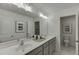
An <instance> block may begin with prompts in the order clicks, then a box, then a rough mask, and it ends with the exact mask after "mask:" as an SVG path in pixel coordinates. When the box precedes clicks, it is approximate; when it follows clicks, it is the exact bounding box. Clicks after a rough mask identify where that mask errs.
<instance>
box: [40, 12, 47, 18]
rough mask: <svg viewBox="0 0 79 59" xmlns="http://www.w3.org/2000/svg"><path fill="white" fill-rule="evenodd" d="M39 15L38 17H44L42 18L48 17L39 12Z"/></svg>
mask: <svg viewBox="0 0 79 59" xmlns="http://www.w3.org/2000/svg"><path fill="white" fill-rule="evenodd" d="M39 15H40V17H42V18H44V19H48V17H47V16H45V15H44V14H43V13H41V12H40V13H39Z"/></svg>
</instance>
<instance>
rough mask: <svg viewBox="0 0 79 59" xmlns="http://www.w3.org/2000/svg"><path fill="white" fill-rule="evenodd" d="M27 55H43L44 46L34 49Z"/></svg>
mask: <svg viewBox="0 0 79 59" xmlns="http://www.w3.org/2000/svg"><path fill="white" fill-rule="evenodd" d="M26 55H43V47H42V46H40V47H38V48H36V49H34V50H33V51H31V52H29V53H28V54H26Z"/></svg>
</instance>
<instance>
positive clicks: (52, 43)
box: [49, 38, 56, 55]
mask: <svg viewBox="0 0 79 59" xmlns="http://www.w3.org/2000/svg"><path fill="white" fill-rule="evenodd" d="M55 50H56V39H55V38H53V39H51V40H50V41H49V54H50V55H53V53H54V52H55Z"/></svg>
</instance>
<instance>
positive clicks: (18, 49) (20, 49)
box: [16, 43, 33, 52]
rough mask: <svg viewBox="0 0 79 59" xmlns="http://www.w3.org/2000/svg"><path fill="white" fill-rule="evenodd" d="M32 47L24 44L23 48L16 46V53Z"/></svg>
mask: <svg viewBox="0 0 79 59" xmlns="http://www.w3.org/2000/svg"><path fill="white" fill-rule="evenodd" d="M32 46H33V45H32V44H30V43H27V44H24V45H23V46H20V45H19V46H17V48H16V51H21V52H23V51H24V50H25V49H26V48H29V47H32Z"/></svg>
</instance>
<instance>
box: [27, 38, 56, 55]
mask: <svg viewBox="0 0 79 59" xmlns="http://www.w3.org/2000/svg"><path fill="white" fill-rule="evenodd" d="M55 50H56V37H54V38H51V39H50V40H49V41H47V42H45V43H44V44H42V45H41V46H39V47H37V48H36V49H34V50H32V51H31V52H29V53H27V54H26V55H53V53H54V52H55Z"/></svg>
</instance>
